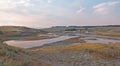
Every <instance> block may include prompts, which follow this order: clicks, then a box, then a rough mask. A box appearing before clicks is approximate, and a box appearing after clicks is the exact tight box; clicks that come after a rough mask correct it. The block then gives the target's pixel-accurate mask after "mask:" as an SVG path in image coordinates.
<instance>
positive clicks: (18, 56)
mask: <svg viewBox="0 0 120 66" xmlns="http://www.w3.org/2000/svg"><path fill="white" fill-rule="evenodd" d="M0 66H50V65H48V64H44V63H42V62H41V61H40V60H39V59H37V58H36V57H34V56H31V52H30V51H29V50H26V49H21V48H16V47H12V46H8V45H6V44H2V43H1V44H0Z"/></svg>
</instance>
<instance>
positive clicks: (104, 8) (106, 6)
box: [93, 1, 119, 14]
mask: <svg viewBox="0 0 120 66" xmlns="http://www.w3.org/2000/svg"><path fill="white" fill-rule="evenodd" d="M118 3H119V2H116V1H115V2H105V3H100V4H98V5H95V6H93V8H94V9H95V10H94V13H99V14H109V13H111V12H112V10H113V9H114V7H115V6H116V5H117V4H118Z"/></svg>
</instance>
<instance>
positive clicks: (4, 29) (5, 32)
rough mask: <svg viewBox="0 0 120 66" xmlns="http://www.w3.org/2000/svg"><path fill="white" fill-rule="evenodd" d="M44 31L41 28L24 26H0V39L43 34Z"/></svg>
mask: <svg viewBox="0 0 120 66" xmlns="http://www.w3.org/2000/svg"><path fill="white" fill-rule="evenodd" d="M45 33H47V32H46V31H43V30H42V29H33V28H28V27H24V26H0V39H1V40H6V39H12V38H14V39H17V38H20V39H21V38H24V37H27V36H37V35H39V34H45Z"/></svg>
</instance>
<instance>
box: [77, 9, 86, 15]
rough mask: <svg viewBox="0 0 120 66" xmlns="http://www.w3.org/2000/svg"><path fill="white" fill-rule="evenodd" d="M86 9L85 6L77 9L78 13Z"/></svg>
mask: <svg viewBox="0 0 120 66" xmlns="http://www.w3.org/2000/svg"><path fill="white" fill-rule="evenodd" d="M84 10H85V8H80V9H79V10H77V11H76V13H77V14H79V13H81V12H83V11H84Z"/></svg>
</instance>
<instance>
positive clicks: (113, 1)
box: [0, 0, 120, 28]
mask: <svg viewBox="0 0 120 66" xmlns="http://www.w3.org/2000/svg"><path fill="white" fill-rule="evenodd" d="M4 25H5V26H6V25H15V26H28V27H34V28H45V27H50V26H59V25H66V26H75V25H76V26H92V25H120V0H0V26H4Z"/></svg>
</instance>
